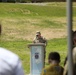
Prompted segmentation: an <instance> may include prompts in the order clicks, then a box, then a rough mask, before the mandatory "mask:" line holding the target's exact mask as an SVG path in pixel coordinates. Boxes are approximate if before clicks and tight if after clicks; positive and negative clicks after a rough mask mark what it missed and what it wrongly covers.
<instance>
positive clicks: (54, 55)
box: [48, 52, 60, 64]
mask: <svg viewBox="0 0 76 75" xmlns="http://www.w3.org/2000/svg"><path fill="white" fill-rule="evenodd" d="M52 61H56V62H57V63H60V54H59V53H58V52H50V53H49V56H48V62H49V64H50V63H52Z"/></svg>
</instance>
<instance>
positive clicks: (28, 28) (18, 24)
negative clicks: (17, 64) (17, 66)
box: [0, 2, 76, 74]
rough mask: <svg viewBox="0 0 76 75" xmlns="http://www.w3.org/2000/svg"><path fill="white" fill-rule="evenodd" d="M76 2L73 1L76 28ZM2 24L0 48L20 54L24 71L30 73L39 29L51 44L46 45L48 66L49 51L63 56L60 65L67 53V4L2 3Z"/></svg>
mask: <svg viewBox="0 0 76 75" xmlns="http://www.w3.org/2000/svg"><path fill="white" fill-rule="evenodd" d="M75 13H76V3H73V29H74V30H76V25H75V24H76V14H75ZM0 23H1V24H2V35H1V36H0V47H4V48H7V49H9V50H11V51H12V52H14V53H16V54H18V55H19V57H20V59H21V60H22V64H23V68H24V72H26V74H29V73H30V50H29V49H28V47H27V45H28V44H29V43H32V40H33V38H34V37H35V33H36V31H41V33H42V36H44V37H45V38H46V39H47V41H48V45H47V47H46V66H48V63H47V57H48V54H49V52H51V51H57V52H59V53H60V55H61V63H60V64H61V65H62V66H63V62H64V59H65V56H66V54H67V17H66V3H62V2H60V3H58V2H52V3H33V4H32V3H28V4H27V3H25V4H20V3H0Z"/></svg>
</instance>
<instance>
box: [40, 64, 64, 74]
mask: <svg viewBox="0 0 76 75" xmlns="http://www.w3.org/2000/svg"><path fill="white" fill-rule="evenodd" d="M41 75H63V67H61V66H59V65H51V66H49V67H47V68H44V69H43V70H42V73H41Z"/></svg>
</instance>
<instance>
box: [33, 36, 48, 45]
mask: <svg viewBox="0 0 76 75" xmlns="http://www.w3.org/2000/svg"><path fill="white" fill-rule="evenodd" d="M33 42H34V43H44V44H45V45H47V41H46V39H45V38H43V37H42V36H41V37H40V38H37V37H35V38H34V41H33Z"/></svg>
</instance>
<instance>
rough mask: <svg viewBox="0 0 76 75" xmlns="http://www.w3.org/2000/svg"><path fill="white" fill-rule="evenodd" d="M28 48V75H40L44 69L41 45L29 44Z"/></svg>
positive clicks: (43, 47)
mask: <svg viewBox="0 0 76 75" xmlns="http://www.w3.org/2000/svg"><path fill="white" fill-rule="evenodd" d="M29 48H30V51H31V52H30V75H40V74H41V71H42V69H43V67H44V49H45V45H44V44H43V43H38V44H37V43H36V44H29Z"/></svg>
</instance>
